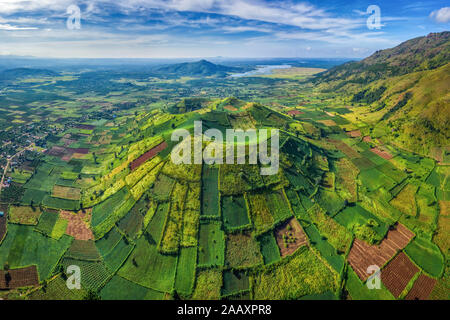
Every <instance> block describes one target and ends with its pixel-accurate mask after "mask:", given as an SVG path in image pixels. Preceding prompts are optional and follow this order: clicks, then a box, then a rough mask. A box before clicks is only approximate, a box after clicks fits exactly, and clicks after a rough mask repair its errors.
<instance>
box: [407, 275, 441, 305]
mask: <svg viewBox="0 0 450 320" xmlns="http://www.w3.org/2000/svg"><path fill="white" fill-rule="evenodd" d="M435 284H436V280H435V279H433V278H430V277H427V276H426V275H424V274H421V275H420V276H419V278H417V280H416V281H415V282H414V285H413V287H412V288H411V290H409V292H408V294H407V295H406V297H405V299H406V300H426V299H428V297H429V296H430V294H431V292H432V291H433V288H434V285H435Z"/></svg>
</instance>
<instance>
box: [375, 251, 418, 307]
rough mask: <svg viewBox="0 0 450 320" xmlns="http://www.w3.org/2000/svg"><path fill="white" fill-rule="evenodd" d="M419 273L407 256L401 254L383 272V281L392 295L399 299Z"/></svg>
mask: <svg viewBox="0 0 450 320" xmlns="http://www.w3.org/2000/svg"><path fill="white" fill-rule="evenodd" d="M417 272H419V268H417V267H416V266H415V265H414V263H412V262H411V260H409V258H408V256H407V255H406V254H404V253H403V252H400V253H399V254H398V255H397V256H396V257H395V258H394V259H393V260H392V261H391V262H389V264H388V265H387V266H386V267H385V268H384V269H383V270H381V281H382V282H383V284H384V285H385V286H386V288H387V289H388V290H389V291H390V292H391V293H392V295H393V296H394V297H396V298H398V297H399V296H400V294H401V293H402V291H403V290H404V289H405V288H406V286H407V285H408V283H409V281H411V279H412V278H413V277H414V275H415V274H416V273H417Z"/></svg>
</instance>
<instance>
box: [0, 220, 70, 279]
mask: <svg viewBox="0 0 450 320" xmlns="http://www.w3.org/2000/svg"><path fill="white" fill-rule="evenodd" d="M71 241H72V238H71V237H68V236H63V237H62V238H61V239H60V240H55V239H52V238H49V237H46V236H44V235H43V234H41V233H39V232H35V231H33V227H32V226H23V225H17V224H9V225H8V233H7V235H6V237H5V239H4V240H3V242H2V245H1V250H0V264H1V265H3V264H4V263H5V262H6V261H8V263H9V265H10V267H11V268H19V267H25V266H29V265H33V264H34V265H37V268H38V272H39V278H40V279H41V280H43V279H47V278H48V277H49V276H50V274H51V272H52V271H53V269H54V268H55V266H56V264H57V262H58V261H59V259H60V258H61V256H62V255H63V254H64V252H65V251H66V250H67V248H68V247H69V246H70V243H71Z"/></svg>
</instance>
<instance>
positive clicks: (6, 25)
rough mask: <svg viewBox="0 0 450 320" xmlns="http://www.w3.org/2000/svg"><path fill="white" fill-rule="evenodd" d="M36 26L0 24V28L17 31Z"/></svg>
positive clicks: (31, 28) (33, 28) (32, 28)
mask: <svg viewBox="0 0 450 320" xmlns="http://www.w3.org/2000/svg"><path fill="white" fill-rule="evenodd" d="M37 29H38V28H35V27H17V26H12V25H10V24H7V23H6V24H0V30H6V31H18V30H37Z"/></svg>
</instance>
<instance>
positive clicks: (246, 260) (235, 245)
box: [225, 233, 263, 269]
mask: <svg viewBox="0 0 450 320" xmlns="http://www.w3.org/2000/svg"><path fill="white" fill-rule="evenodd" d="M262 263H263V257H262V255H261V252H260V251H259V245H258V242H257V241H256V240H255V239H254V238H253V237H252V236H251V235H250V234H240V233H238V234H229V235H228V236H227V240H226V253H225V267H227V268H234V269H236V268H249V267H254V266H256V265H259V264H262Z"/></svg>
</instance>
